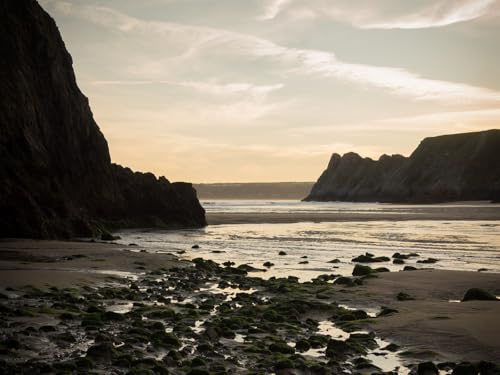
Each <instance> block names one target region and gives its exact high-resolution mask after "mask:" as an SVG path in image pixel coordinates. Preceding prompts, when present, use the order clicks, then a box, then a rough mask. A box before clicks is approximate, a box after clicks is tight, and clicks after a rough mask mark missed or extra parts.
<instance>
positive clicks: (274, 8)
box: [257, 0, 291, 21]
mask: <svg viewBox="0 0 500 375" xmlns="http://www.w3.org/2000/svg"><path fill="white" fill-rule="evenodd" d="M289 3H291V0H271V1H269V3H268V4H267V5H266V7H265V9H264V13H263V14H262V15H261V16H259V17H258V18H257V19H260V20H263V21H266V20H272V19H274V18H276V16H277V15H278V14H279V13H280V12H281V10H282V9H283V8H285V7H286V6H287V5H288V4H289Z"/></svg>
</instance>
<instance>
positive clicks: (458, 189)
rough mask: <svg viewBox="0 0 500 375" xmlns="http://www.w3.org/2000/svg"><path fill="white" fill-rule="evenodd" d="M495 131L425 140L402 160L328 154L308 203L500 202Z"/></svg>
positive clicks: (499, 146)
mask: <svg viewBox="0 0 500 375" xmlns="http://www.w3.org/2000/svg"><path fill="white" fill-rule="evenodd" d="M499 150H500V130H497V129H494V130H488V131H482V132H475V133H463V134H453V135H443V136H438V137H431V138H425V139H424V140H423V141H422V142H421V143H420V145H419V146H418V147H417V149H416V150H415V151H414V152H413V153H412V154H411V155H410V157H408V158H406V157H404V156H401V155H392V156H387V155H383V156H382V157H380V159H379V160H377V161H375V160H372V159H370V158H362V157H361V156H359V155H358V154H355V153H348V154H345V155H344V156H340V155H338V154H333V156H332V158H331V160H330V163H329V164H328V167H327V169H326V170H325V171H324V172H323V174H322V175H321V176H320V178H319V179H318V181H317V182H316V184H314V186H313V188H312V190H311V192H310V194H309V196H308V197H307V198H306V199H305V200H307V201H352V202H412V203H435V202H447V201H462V200H464V201H465V200H492V201H498V200H499V198H500V152H499Z"/></svg>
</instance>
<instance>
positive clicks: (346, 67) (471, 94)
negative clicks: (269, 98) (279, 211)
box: [50, 0, 500, 105]
mask: <svg viewBox="0 0 500 375" xmlns="http://www.w3.org/2000/svg"><path fill="white" fill-rule="evenodd" d="M477 1H478V0H476V2H477ZM482 1H488V0H482ZM50 4H52V2H51V3H50ZM454 9H455V8H454ZM72 12H74V13H75V14H76V15H78V16H80V17H84V18H86V19H88V20H90V21H92V22H94V23H97V24H99V25H102V26H105V27H108V28H112V29H114V30H117V31H120V32H122V33H125V34H131V33H141V34H144V36H143V37H144V38H146V37H151V35H155V36H158V37H159V38H160V39H161V41H162V44H164V46H167V45H169V43H174V44H175V45H177V46H182V48H184V50H185V52H184V53H181V54H180V58H181V59H182V63H183V65H189V64H188V63H187V62H186V60H185V59H186V53H187V55H188V56H190V57H191V58H193V61H191V62H192V64H195V63H201V62H203V61H204V56H205V55H210V54H214V53H216V54H217V56H219V57H220V56H221V55H222V54H231V55H238V56H249V57H251V58H262V59H267V60H270V61H272V62H274V63H276V64H278V65H279V67H280V68H279V69H280V71H282V72H290V73H291V74H302V75H316V76H319V77H330V78H334V79H337V80H341V81H346V82H351V83H355V84H357V85H359V86H361V87H366V88H369V87H374V88H378V89H383V90H386V91H388V92H390V93H392V94H396V95H401V96H406V97H410V98H413V99H415V100H432V101H439V102H444V103H449V104H461V105H462V104H467V103H476V104H477V103H484V102H488V103H492V102H495V103H497V102H498V101H500V93H499V92H497V91H493V90H490V89H487V88H481V87H475V86H471V85H467V84H462V83H455V82H449V81H443V80H436V79H429V78H424V77H421V76H419V75H418V74H416V73H412V72H409V71H406V70H403V69H398V68H393V67H380V66H371V65H365V64H355V63H349V62H345V61H341V60H339V59H337V57H336V56H335V54H334V53H332V52H328V51H320V50H311V49H300V48H291V47H287V46H282V45H279V44H276V43H274V42H272V41H270V40H267V39H263V38H259V37H255V36H252V35H248V34H242V33H238V32H233V31H229V30H225V29H217V28H211V27H201V26H193V25H186V24H180V23H174V22H163V21H161V22H160V21H148V20H142V19H139V18H135V17H131V16H128V15H125V14H122V13H120V12H118V11H116V10H114V9H110V8H105V7H98V6H82V7H79V8H78V9H76V7H73V8H72ZM186 51H187V52H186ZM214 51H216V52H214ZM200 56H202V57H200ZM168 59H169V60H171V59H172V58H168ZM146 65H147V66H144V67H138V69H136V73H140V74H142V76H141V78H146V80H147V79H148V78H151V77H150V76H148V74H149V75H153V74H156V75H157V76H158V77H155V78H160V79H161V75H162V73H163V72H165V74H167V75H168V72H169V69H168V68H169V66H168V65H167V66H164V64H162V60H161V59H160V61H155V60H153V61H147V62H146ZM142 81H143V80H142V79H140V80H139V81H138V82H142ZM184 85H186V86H191V87H197V88H198V89H204V90H206V91H212V92H228V91H231V90H233V91H234V90H241V89H242V88H243V87H242V86H239V85H236V86H231V85H229V86H227V85H226V86H220V85H219V86H217V85H216V84H213V83H212V84H208V85H205V84H200V83H196V84H194V83H188V82H187V83H184ZM269 87H273V86H269ZM274 88H275V87H273V89H274ZM251 90H253V91H254V92H255V90H259V89H258V88H252V89H251Z"/></svg>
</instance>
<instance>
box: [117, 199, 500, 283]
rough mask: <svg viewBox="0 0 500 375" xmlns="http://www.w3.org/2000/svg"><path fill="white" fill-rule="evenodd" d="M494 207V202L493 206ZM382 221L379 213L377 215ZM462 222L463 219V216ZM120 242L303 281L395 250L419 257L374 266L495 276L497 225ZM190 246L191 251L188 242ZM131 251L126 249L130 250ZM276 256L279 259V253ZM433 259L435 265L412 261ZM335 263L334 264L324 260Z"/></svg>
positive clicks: (241, 207)
mask: <svg viewBox="0 0 500 375" xmlns="http://www.w3.org/2000/svg"><path fill="white" fill-rule="evenodd" d="M202 203H203V206H204V207H205V209H206V211H207V212H208V213H225V214H228V215H229V214H231V213H239V214H241V213H248V214H255V213H280V214H289V215H294V213H318V212H333V213H334V212H349V213H372V214H373V215H379V214H384V213H391V214H394V213H413V212H418V211H419V210H427V211H428V210H429V209H431V210H432V209H436V210H443V209H447V208H448V207H450V208H453V209H461V210H463V211H464V213H467V210H476V211H477V210H481V209H483V208H484V207H488V209H491V207H492V206H491V205H487V206H485V205H484V204H474V203H464V204H449V205H392V204H376V203H368V204H367V203H335V202H332V203H311V202H299V201H268V200H262V201H243V200H232V201H231V200H225V201H206V202H202ZM498 208H499V209H500V205H499V206H498ZM381 216H383V215H381ZM464 217H466V215H465V216H464ZM119 235H120V236H121V237H122V239H121V240H120V241H119V242H120V243H122V244H124V245H127V244H129V243H136V244H138V245H141V246H144V247H146V248H147V249H148V251H153V252H166V253H176V254H177V253H178V252H184V251H185V252H184V253H183V254H180V255H179V256H181V257H184V258H186V259H192V258H195V257H203V258H205V259H212V260H214V261H216V262H219V263H223V262H226V261H228V260H230V261H233V262H235V263H236V265H239V264H249V265H252V266H254V267H257V268H265V267H263V263H264V262H266V261H270V262H272V263H274V264H275V265H274V267H271V268H270V269H269V270H268V271H267V272H265V273H258V274H255V275H258V276H261V277H266V278H267V277H271V276H288V275H294V276H298V277H300V278H301V279H302V280H309V279H311V278H313V277H316V276H318V275H320V274H325V273H328V274H330V273H335V274H343V275H349V274H350V273H351V271H352V268H353V263H352V261H351V259H352V258H353V257H355V256H357V255H360V254H363V253H365V252H370V253H372V254H375V255H385V256H389V257H391V256H392V255H393V254H394V253H395V252H400V253H410V252H416V253H418V254H420V257H417V258H412V259H411V260H408V261H406V264H404V265H394V264H392V262H384V263H376V264H374V266H377V267H379V266H384V267H387V268H389V269H391V270H400V269H402V268H403V267H404V266H405V265H411V266H415V267H417V268H423V267H432V268H440V269H454V270H473V271H477V270H478V269H482V268H485V269H487V270H488V272H500V221H468V220H461V221H442V220H410V221H408V220H404V221H394V220H392V221H384V220H372V221H352V222H320V223H315V222H297V223H291V224H290V223H287V224H224V225H211V226H208V227H206V228H203V229H192V230H173V231H148V230H129V231H123V232H121V233H119ZM195 244H196V245H199V248H198V249H192V248H191V247H192V246H193V245H195ZM130 249H133V248H130ZM281 251H283V252H285V253H286V255H279V253H280V252H281ZM427 258H435V259H438V261H437V263H435V264H421V263H417V261H418V260H423V259H427ZM333 259H338V260H339V263H335V264H334V263H328V262H329V261H331V260H333Z"/></svg>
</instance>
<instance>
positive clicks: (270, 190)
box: [194, 182, 313, 200]
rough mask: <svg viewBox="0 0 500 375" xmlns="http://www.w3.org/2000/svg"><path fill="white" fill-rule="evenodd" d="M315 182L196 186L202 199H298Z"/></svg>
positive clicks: (309, 189)
mask: <svg viewBox="0 0 500 375" xmlns="http://www.w3.org/2000/svg"><path fill="white" fill-rule="evenodd" d="M312 185H313V182H248V183H214V184H195V185H194V187H195V189H196V191H197V192H198V197H199V198H200V199H276V200H278V199H296V200H300V199H302V198H304V196H305V195H306V194H307V193H309V192H310V191H311V187H312Z"/></svg>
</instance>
